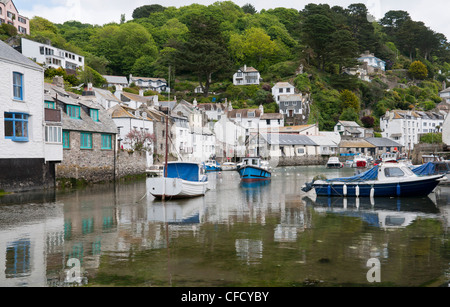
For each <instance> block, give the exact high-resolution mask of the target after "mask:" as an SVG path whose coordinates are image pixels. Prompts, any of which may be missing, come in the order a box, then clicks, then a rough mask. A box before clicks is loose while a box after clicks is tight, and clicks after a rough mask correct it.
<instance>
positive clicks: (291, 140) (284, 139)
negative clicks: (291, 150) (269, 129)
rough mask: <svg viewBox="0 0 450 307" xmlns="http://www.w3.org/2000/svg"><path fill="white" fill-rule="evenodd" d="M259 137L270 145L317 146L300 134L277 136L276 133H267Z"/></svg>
mask: <svg viewBox="0 0 450 307" xmlns="http://www.w3.org/2000/svg"><path fill="white" fill-rule="evenodd" d="M261 136H262V137H263V138H264V139H265V140H266V141H267V143H269V144H270V145H291V146H294V145H307V146H317V144H316V143H315V142H314V141H313V140H311V139H310V138H309V137H308V136H306V135H300V134H278V133H268V134H261Z"/></svg>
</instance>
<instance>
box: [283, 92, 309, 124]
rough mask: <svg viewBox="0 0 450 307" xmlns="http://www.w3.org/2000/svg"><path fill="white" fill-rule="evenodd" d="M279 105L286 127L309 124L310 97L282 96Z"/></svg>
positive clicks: (297, 95)
mask: <svg viewBox="0 0 450 307" xmlns="http://www.w3.org/2000/svg"><path fill="white" fill-rule="evenodd" d="M278 104H279V106H280V113H281V114H283V116H284V120H285V122H286V125H288V126H295V125H304V124H306V123H307V121H308V116H309V112H310V99H309V95H303V94H291V95H280V96H279V102H278Z"/></svg>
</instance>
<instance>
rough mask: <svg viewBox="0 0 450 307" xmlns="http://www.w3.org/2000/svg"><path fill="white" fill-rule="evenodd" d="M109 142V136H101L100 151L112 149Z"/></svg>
mask: <svg viewBox="0 0 450 307" xmlns="http://www.w3.org/2000/svg"><path fill="white" fill-rule="evenodd" d="M111 140H112V135H111V134H102V149H112V145H111V143H112V142H111Z"/></svg>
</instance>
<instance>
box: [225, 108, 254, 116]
mask: <svg viewBox="0 0 450 307" xmlns="http://www.w3.org/2000/svg"><path fill="white" fill-rule="evenodd" d="M249 112H255V116H254V117H248V113H249ZM236 114H241V118H259V117H260V116H261V110H260V109H234V110H231V111H228V118H236Z"/></svg>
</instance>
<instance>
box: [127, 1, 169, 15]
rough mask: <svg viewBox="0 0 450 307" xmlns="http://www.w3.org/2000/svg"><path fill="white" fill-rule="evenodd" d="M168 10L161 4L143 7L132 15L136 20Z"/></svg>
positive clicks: (135, 10)
mask: <svg viewBox="0 0 450 307" xmlns="http://www.w3.org/2000/svg"><path fill="white" fill-rule="evenodd" d="M165 9H166V8H165V7H164V6H162V5H160V4H151V5H143V6H140V7H138V8H136V9H134V11H133V14H132V15H131V16H132V17H133V18H134V19H138V18H147V17H149V16H150V15H151V14H153V13H158V12H163V11H164V10H165Z"/></svg>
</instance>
